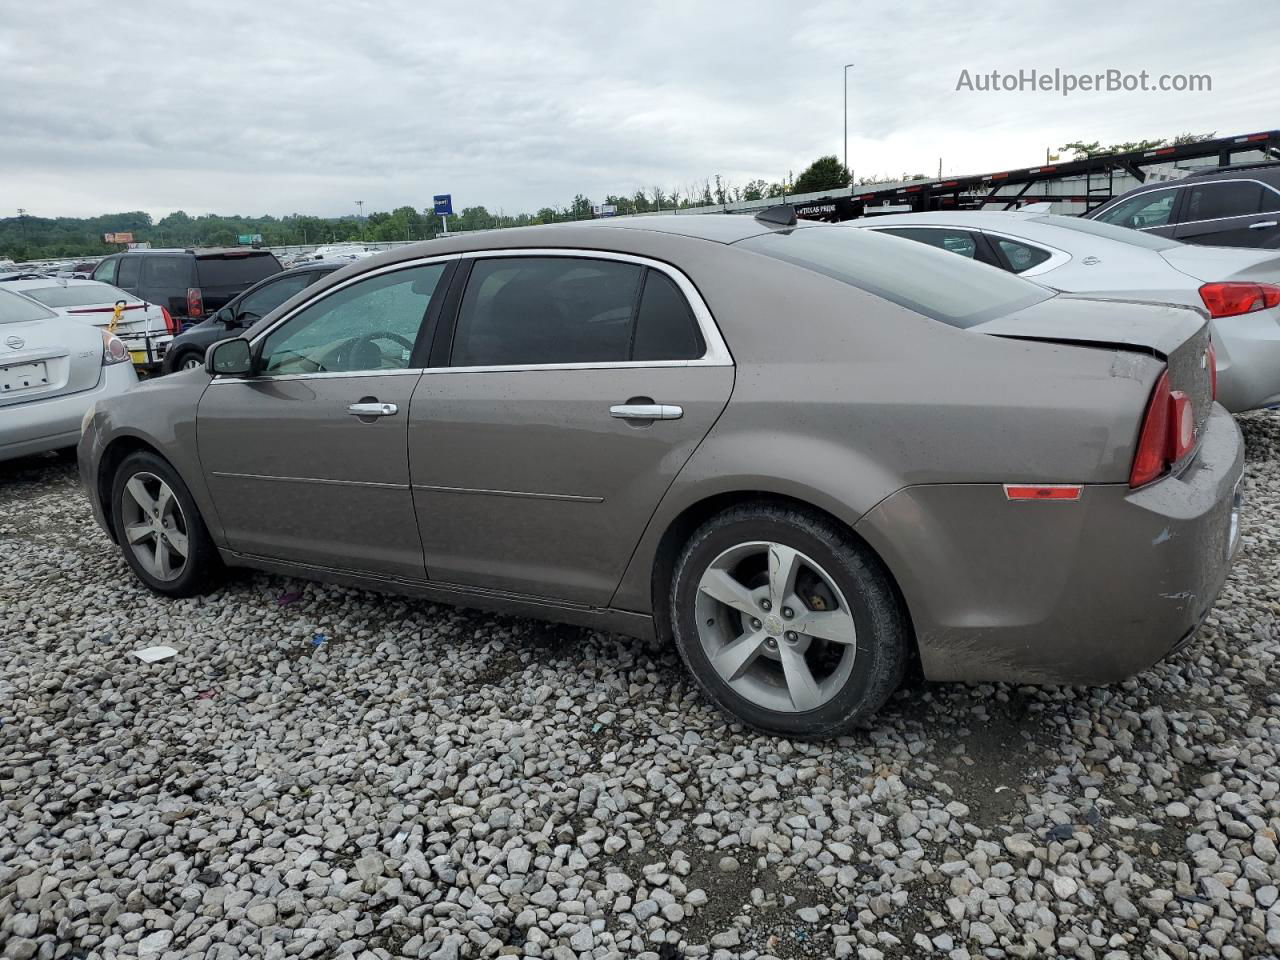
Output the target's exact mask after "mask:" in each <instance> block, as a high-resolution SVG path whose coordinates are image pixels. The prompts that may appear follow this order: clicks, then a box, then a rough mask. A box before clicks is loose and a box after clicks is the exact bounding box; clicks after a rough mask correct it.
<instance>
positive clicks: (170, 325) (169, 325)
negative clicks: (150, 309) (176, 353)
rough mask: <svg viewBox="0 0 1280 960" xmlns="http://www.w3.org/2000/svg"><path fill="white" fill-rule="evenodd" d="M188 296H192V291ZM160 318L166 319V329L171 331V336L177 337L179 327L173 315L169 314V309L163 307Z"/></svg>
mask: <svg viewBox="0 0 1280 960" xmlns="http://www.w3.org/2000/svg"><path fill="white" fill-rule="evenodd" d="M187 295H188V296H190V291H188V292H187ZM188 302H190V301H188ZM160 316H161V317H163V318H164V328H165V329H166V330H168V331H169V335H170V336H174V337H176V336H177V335H178V325H177V324H176V323H175V322H174V320H173V315H172V314H171V313H169V308H168V307H161V308H160Z"/></svg>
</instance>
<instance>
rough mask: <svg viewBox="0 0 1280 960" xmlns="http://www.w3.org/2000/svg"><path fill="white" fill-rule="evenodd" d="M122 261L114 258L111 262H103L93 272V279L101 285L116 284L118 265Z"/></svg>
mask: <svg viewBox="0 0 1280 960" xmlns="http://www.w3.org/2000/svg"><path fill="white" fill-rule="evenodd" d="M119 262H120V260H119V258H117V257H112V258H111V259H109V260H103V261H102V262H101V263H100V264H98V266H97V267H95V268H94V271H93V279H94V280H97V281H99V282H101V283H110V284H114V283H115V282H116V264H117V263H119Z"/></svg>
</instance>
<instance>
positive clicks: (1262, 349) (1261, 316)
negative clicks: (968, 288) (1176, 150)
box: [854, 210, 1280, 413]
mask: <svg viewBox="0 0 1280 960" xmlns="http://www.w3.org/2000/svg"><path fill="white" fill-rule="evenodd" d="M854 225H856V226H859V227H865V228H867V229H869V230H876V231H880V232H884V233H889V234H893V235H895V236H899V237H905V238H906V239H908V240H916V241H919V242H921V243H927V244H929V245H930V246H934V247H939V248H940V249H943V250H949V251H950V252H952V253H956V254H959V255H961V256H964V257H968V258H970V259H972V260H977V261H979V262H982V263H987V264H989V265H991V266H994V267H998V268H1000V269H1003V270H1008V271H1010V272H1011V273H1016V274H1019V275H1021V276H1023V277H1027V278H1028V279H1031V280H1035V281H1036V282H1037V283H1042V284H1045V285H1046V286H1049V287H1052V288H1054V289H1055V290H1062V291H1065V292H1067V293H1079V294H1087V295H1089V296H1094V297H1107V298H1110V299H1115V300H1140V301H1159V302H1161V303H1179V304H1184V305H1186V306H1192V307H1195V308H1197V309H1199V310H1201V311H1204V312H1206V313H1208V315H1209V317H1210V318H1211V320H1210V327H1211V329H1212V331H1213V343H1214V350H1215V353H1216V357H1217V373H1218V402H1219V403H1221V404H1222V405H1223V406H1224V407H1226V408H1227V409H1228V410H1230V411H1232V412H1233V413H1238V412H1241V411H1244V410H1253V409H1257V408H1260V407H1273V406H1276V405H1278V404H1280V286H1278V285H1277V284H1280V254H1278V253H1277V252H1276V251H1274V250H1245V249H1239V248H1235V247H1203V246H1192V245H1190V244H1185V243H1179V242H1178V241H1177V240H1170V239H1168V238H1167V237H1157V236H1153V235H1151V234H1147V233H1140V232H1139V231H1137V230H1127V229H1125V228H1123V227H1115V226H1112V225H1110V224H1106V223H1098V222H1097V221H1096V220H1082V219H1080V218H1078V217H1060V216H1054V215H1051V214H1049V215H1046V214H1035V213H1029V212H1025V211H1008V212H1003V211H1002V212H994V211H992V212H986V211H965V210H953V211H950V212H946V211H938V212H932V213H907V214H898V215H893V216H885V217H870V218H867V219H863V220H858V221H856V222H855V224H854Z"/></svg>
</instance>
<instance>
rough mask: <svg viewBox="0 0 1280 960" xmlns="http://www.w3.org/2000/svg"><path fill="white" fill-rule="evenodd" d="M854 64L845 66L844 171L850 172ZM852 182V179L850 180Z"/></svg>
mask: <svg viewBox="0 0 1280 960" xmlns="http://www.w3.org/2000/svg"><path fill="white" fill-rule="evenodd" d="M852 66H853V64H852V63H846V64H845V65H844V169H845V172H846V173H848V171H849V68H850V67H852ZM849 179H850V180H851V181H852V179H853V178H852V177H850V178H849Z"/></svg>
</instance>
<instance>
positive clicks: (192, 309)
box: [187, 287, 204, 318]
mask: <svg viewBox="0 0 1280 960" xmlns="http://www.w3.org/2000/svg"><path fill="white" fill-rule="evenodd" d="M187 316H189V317H197V318H198V317H203V316H204V294H203V293H201V292H200V288H199V287H187Z"/></svg>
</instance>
